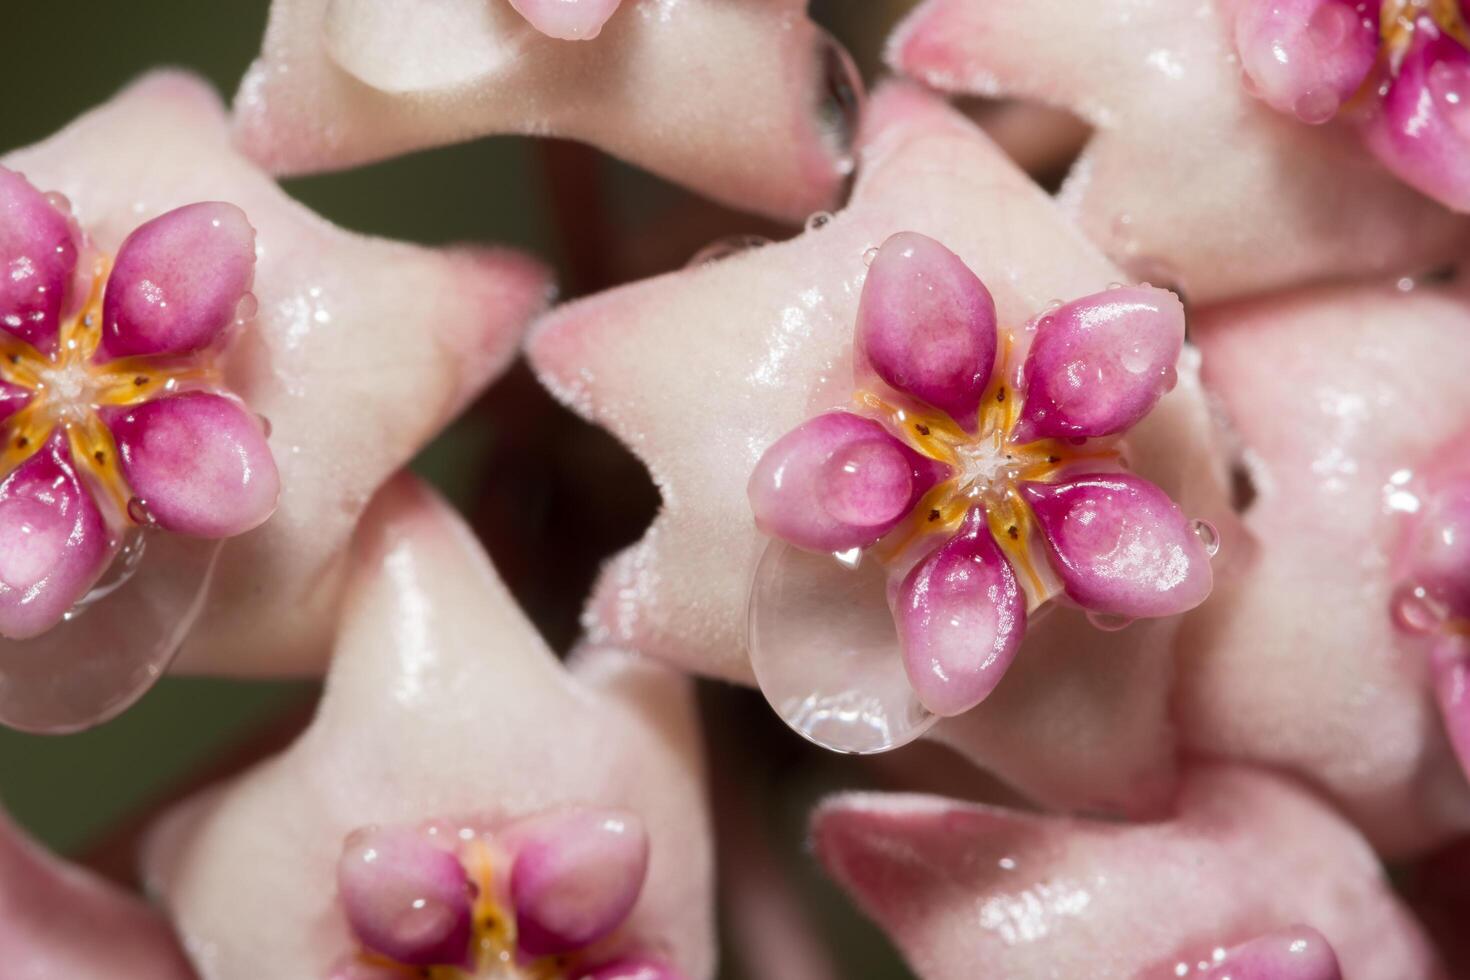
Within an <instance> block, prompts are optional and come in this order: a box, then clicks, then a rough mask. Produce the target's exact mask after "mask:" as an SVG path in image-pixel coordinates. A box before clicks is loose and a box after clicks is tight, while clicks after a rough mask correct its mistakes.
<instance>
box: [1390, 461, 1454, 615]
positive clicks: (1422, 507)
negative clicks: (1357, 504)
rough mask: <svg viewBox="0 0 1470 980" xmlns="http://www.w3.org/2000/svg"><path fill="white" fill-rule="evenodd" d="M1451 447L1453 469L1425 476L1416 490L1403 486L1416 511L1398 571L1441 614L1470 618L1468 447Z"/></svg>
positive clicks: (1407, 583)
mask: <svg viewBox="0 0 1470 980" xmlns="http://www.w3.org/2000/svg"><path fill="white" fill-rule="evenodd" d="M1457 441H1458V440H1457ZM1455 449H1456V450H1458V451H1459V452H1460V454H1461V455H1462V456H1463V460H1464V461H1463V462H1461V463H1460V467H1459V471H1458V472H1455V473H1452V474H1448V475H1446V476H1445V477H1443V478H1440V479H1434V478H1433V477H1431V478H1430V479H1429V483H1430V485H1429V486H1428V487H1426V488H1425V489H1424V490H1423V491H1422V492H1420V493H1419V494H1417V495H1414V492H1413V490H1411V489H1406V491H1405V492H1406V493H1408V494H1411V495H1414V500H1415V503H1414V507H1415V510H1416V513H1414V515H1413V516H1412V527H1411V528H1410V529H1409V530H1408V532H1407V537H1408V541H1407V542H1406V544H1407V548H1406V550H1407V554H1406V555H1405V556H1404V565H1405V567H1404V575H1405V576H1406V578H1407V580H1408V581H1407V582H1406V583H1405V584H1406V585H1409V586H1412V587H1416V588H1422V589H1424V590H1425V592H1427V593H1428V595H1429V598H1430V599H1431V601H1432V602H1434V603H1436V604H1438V605H1440V606H1442V607H1443V609H1444V613H1445V615H1446V616H1449V617H1451V618H1455V619H1460V620H1470V467H1466V465H1465V464H1466V463H1470V447H1461V446H1456V447H1455Z"/></svg>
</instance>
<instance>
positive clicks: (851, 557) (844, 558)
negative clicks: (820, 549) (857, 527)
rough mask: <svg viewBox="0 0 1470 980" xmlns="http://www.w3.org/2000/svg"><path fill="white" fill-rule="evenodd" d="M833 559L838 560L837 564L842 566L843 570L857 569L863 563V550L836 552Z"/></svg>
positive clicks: (849, 549) (851, 549) (853, 549)
mask: <svg viewBox="0 0 1470 980" xmlns="http://www.w3.org/2000/svg"><path fill="white" fill-rule="evenodd" d="M832 557H833V558H835V559H836V560H837V564H839V565H841V566H842V567H843V568H848V569H853V568H857V567H858V566H859V565H861V564H862V563H863V549H861V548H848V549H847V550H846V551H834V552H832Z"/></svg>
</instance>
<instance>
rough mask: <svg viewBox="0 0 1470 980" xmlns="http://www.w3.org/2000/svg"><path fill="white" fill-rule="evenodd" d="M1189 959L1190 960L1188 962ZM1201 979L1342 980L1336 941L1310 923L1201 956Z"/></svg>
mask: <svg viewBox="0 0 1470 980" xmlns="http://www.w3.org/2000/svg"><path fill="white" fill-rule="evenodd" d="M1186 962H1187V961H1186ZM1199 962H1200V963H1204V964H1206V965H1207V966H1208V969H1206V970H1204V971H1203V972H1201V973H1199V974H1198V978H1199V980H1342V969H1341V968H1340V967H1339V966H1338V965H1337V954H1336V953H1334V952H1333V951H1332V944H1331V943H1329V942H1328V941H1327V940H1326V939H1325V938H1324V937H1323V935H1322V934H1321V933H1320V932H1318V931H1317V930H1316V929H1313V928H1312V927H1310V926H1292V927H1290V928H1286V929H1278V930H1277V931H1275V932H1272V933H1269V934H1267V935H1264V936H1257V937H1256V938H1254V939H1249V940H1246V941H1245V942H1243V943H1241V944H1240V945H1238V946H1232V947H1230V948H1229V949H1221V948H1220V947H1216V948H1215V949H1214V950H1210V951H1209V952H1207V953H1205V954H1204V955H1202V956H1201V957H1200V960H1199Z"/></svg>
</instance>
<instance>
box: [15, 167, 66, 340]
mask: <svg viewBox="0 0 1470 980" xmlns="http://www.w3.org/2000/svg"><path fill="white" fill-rule="evenodd" d="M76 264H77V243H76V241H75V239H74V238H73V236H72V232H71V227H70V225H69V224H68V222H67V219H66V215H64V214H62V213H61V212H60V211H58V210H56V208H54V207H52V206H51V202H49V201H47V200H46V197H45V195H43V194H42V193H41V192H40V191H38V190H37V189H36V188H34V187H32V186H31V184H30V182H29V181H28V180H26V179H25V178H24V177H22V176H21V175H20V174H18V173H16V172H15V171H13V170H7V169H6V168H4V167H0V329H4V330H5V331H6V332H8V333H11V334H14V335H15V336H17V337H19V338H20V339H22V340H24V341H26V342H27V343H29V344H31V345H32V346H33V347H36V348H37V349H39V350H43V351H50V350H52V349H53V348H54V346H55V344H56V336H57V329H58V327H59V324H60V317H61V309H62V304H63V302H64V301H65V299H66V290H67V286H68V285H69V284H70V280H71V275H72V270H73V269H74V268H75V267H76Z"/></svg>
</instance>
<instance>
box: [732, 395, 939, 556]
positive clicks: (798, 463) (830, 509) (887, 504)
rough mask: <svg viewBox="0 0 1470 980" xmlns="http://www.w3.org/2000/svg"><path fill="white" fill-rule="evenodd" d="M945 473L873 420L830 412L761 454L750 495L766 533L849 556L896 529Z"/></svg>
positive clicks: (756, 517) (933, 462)
mask: <svg viewBox="0 0 1470 980" xmlns="http://www.w3.org/2000/svg"><path fill="white" fill-rule="evenodd" d="M944 471H945V467H944V466H943V464H940V463H937V462H935V461H934V460H931V459H928V458H927V457H925V456H922V455H920V454H919V453H917V452H915V451H914V450H912V449H910V448H909V447H908V446H906V445H904V444H903V442H902V441H900V440H899V439H898V438H897V437H896V436H894V435H892V434H891V433H890V432H889V431H888V430H887V429H885V428H884V427H883V426H882V425H880V424H879V423H877V422H875V421H873V420H872V419H868V418H863V417H862V416H860V415H853V414H852V413H851V412H826V413H824V414H822V415H818V416H817V417H816V418H814V419H810V420H808V421H806V422H804V423H802V424H801V425H799V426H797V427H796V428H795V429H792V430H791V431H790V432H788V433H787V434H786V435H784V436H782V437H781V438H780V439H777V440H776V442H775V443H774V444H773V445H772V446H771V447H770V448H769V449H767V450H766V451H765V452H764V453H763V454H762V455H761V458H760V461H759V462H758V463H756V466H755V470H754V472H752V473H751V475H750V485H749V488H748V491H747V492H748V493H749V495H750V506H751V509H752V510H753V511H754V513H755V523H756V526H757V527H758V528H760V530H761V533H762V534H769V535H771V536H772V537H776V538H781V539H782V540H784V541H788V542H790V543H791V544H794V545H796V546H797V547H798V548H803V549H806V550H808V551H846V550H847V549H848V548H863V547H867V546H868V545H870V544H872V543H873V542H874V541H877V540H878V539H879V538H881V537H883V535H885V534H887V533H888V532H889V531H891V530H892V529H893V527H894V526H895V525H896V524H898V522H899V521H901V520H903V519H904V517H905V516H907V515H908V513H909V512H910V511H911V510H913V508H914V505H915V504H917V503H918V501H919V498H920V497H922V496H923V495H924V494H925V493H927V492H928V491H929V489H930V488H931V487H933V486H934V484H936V483H938V482H939V480H940V479H941V478H942V477H943V475H944Z"/></svg>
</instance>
